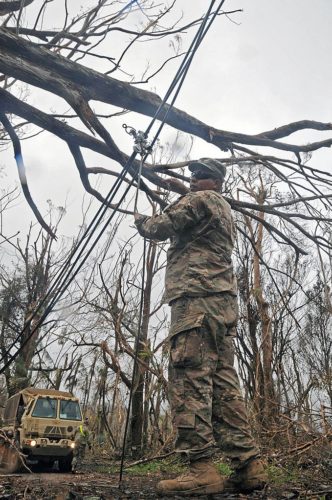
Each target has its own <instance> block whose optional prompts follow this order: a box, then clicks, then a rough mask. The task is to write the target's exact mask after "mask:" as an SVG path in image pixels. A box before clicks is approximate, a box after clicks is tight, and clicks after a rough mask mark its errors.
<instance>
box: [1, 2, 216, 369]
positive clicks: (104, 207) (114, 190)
mask: <svg viewBox="0 0 332 500" xmlns="http://www.w3.org/2000/svg"><path fill="white" fill-rule="evenodd" d="M224 1H225V0H223V1H222V2H221V4H220V5H219V7H218V9H217V10H216V11H215V13H214V14H213V18H212V20H211V21H213V19H214V18H215V17H216V15H217V13H218V10H219V9H220V7H221V5H222V4H223V3H224ZM214 3H215V0H213V1H212V2H211V5H210V8H209V9H208V12H207V14H206V16H205V17H204V20H203V21H202V23H201V26H200V28H199V30H198V32H197V33H196V35H195V38H194V40H193V42H192V44H191V46H190V49H189V51H188V52H187V54H186V57H185V58H184V61H183V62H182V63H181V65H180V68H179V70H178V71H177V74H176V77H175V78H174V79H173V81H172V83H171V85H170V87H169V89H168V91H167V93H166V95H165V97H164V99H163V101H162V102H161V103H160V105H159V107H158V109H157V111H156V113H155V115H154V117H153V119H152V121H151V123H150V125H149V126H148V128H147V129H146V132H145V135H147V134H148V132H149V130H151V127H152V125H153V124H154V122H155V121H156V120H157V118H158V115H159V113H160V111H161V110H162V108H163V106H164V105H165V103H166V101H167V99H168V97H169V96H170V94H171V93H172V91H173V90H174V88H175V85H176V83H177V82H178V81H179V80H180V78H181V82H180V88H181V86H182V84H183V81H184V78H185V76H186V74H187V71H188V69H189V65H190V64H191V61H192V59H193V56H194V54H195V52H196V50H197V48H198V46H199V44H200V43H201V41H202V38H203V37H204V36H205V34H206V32H207V31H208V29H209V27H210V26H211V24H212V22H210V23H209V26H208V28H207V29H206V30H205V32H204V31H203V30H204V27H205V25H206V22H207V20H208V18H209V16H210V13H211V10H212V8H213V5H214ZM180 88H179V89H177V92H176V95H175V97H173V100H172V102H171V104H170V105H169V108H168V110H167V112H166V114H165V116H164V117H163V119H162V123H161V126H160V127H159V130H158V131H157V134H156V136H155V138H154V141H153V144H154V143H155V141H156V140H157V137H158V135H159V134H160V131H161V129H162V126H163V125H164V122H165V119H166V117H167V115H168V113H169V111H170V109H171V106H172V105H173V104H174V101H175V99H176V97H177V95H178V93H179V90H180ZM135 156H136V152H133V153H132V155H131V156H130V158H129V159H128V161H127V163H126V165H125V166H124V168H123V170H122V172H121V174H120V176H119V177H118V179H117V181H116V182H115V183H114V185H113V186H112V188H111V190H110V192H109V194H108V195H107V197H106V202H105V203H104V204H103V205H101V207H100V208H99V209H98V211H97V213H96V215H95V216H94V218H93V219H92V221H91V222H90V224H89V226H88V228H87V229H86V231H85V233H84V234H83V236H82V237H81V239H80V240H79V243H78V245H77V246H76V247H75V248H74V250H73V251H72V253H71V254H70V256H69V258H68V259H67V261H66V263H65V265H64V266H63V268H62V270H61V272H60V273H59V275H58V277H57V278H56V279H55V282H54V283H53V285H52V286H51V288H50V290H49V292H48V294H46V296H45V297H44V299H43V300H42V301H41V303H40V304H39V306H38V308H37V310H36V311H35V312H34V315H33V316H32V317H31V318H30V319H29V322H28V323H27V324H25V326H24V328H23V330H22V332H21V333H20V334H19V335H18V336H17V338H16V339H15V341H14V342H13V343H12V345H11V346H10V347H9V348H8V349H7V351H6V353H4V354H3V357H2V359H1V361H3V360H4V359H6V356H7V355H8V354H9V353H10V350H11V349H12V348H13V347H14V346H15V344H16V343H17V342H18V340H19V339H20V338H21V337H22V336H23V334H24V332H25V331H26V329H27V328H28V327H29V326H30V325H31V322H32V320H33V318H34V317H35V316H36V315H37V312H38V311H39V310H40V308H41V307H42V305H43V304H44V303H45V302H46V300H47V299H48V298H49V296H50V295H51V294H52V293H53V291H54V289H55V288H56V287H57V286H58V284H59V282H60V280H61V279H62V278H63V276H64V274H65V272H66V269H67V268H68V266H69V265H70V263H71V259H72V258H73V256H74V254H75V252H77V251H78V248H79V246H80V244H81V243H82V242H83V241H84V240H85V239H86V241H85V245H84V246H83V249H82V250H81V251H80V253H79V255H78V256H77V258H76V260H75V262H74V263H72V265H71V268H70V269H69V270H68V272H67V275H66V277H65V278H64V280H63V282H62V283H61V284H60V286H59V287H58V290H57V293H55V295H54V297H53V299H52V301H51V302H50V303H49V305H48V306H47V307H46V309H45V311H44V313H43V314H42V316H41V317H40V319H39V321H38V323H37V325H36V326H35V327H34V329H33V331H32V332H30V334H29V336H28V337H27V338H26V339H25V341H24V342H23V343H22V344H21V345H20V347H19V348H18V350H17V351H16V352H15V353H14V354H13V355H11V357H10V359H9V360H7V362H6V363H5V365H4V366H3V367H2V368H1V369H0V374H1V373H3V372H4V371H5V369H6V368H8V367H9V366H10V364H11V363H12V362H13V361H14V360H15V359H16V357H17V356H18V354H19V353H20V352H21V351H22V349H23V348H24V346H25V345H26V343H27V342H28V341H29V340H30V338H31V337H32V335H33V334H34V333H35V331H36V330H37V329H38V328H40V327H41V325H42V323H43V321H44V319H45V318H46V316H47V315H48V314H49V313H50V312H51V310H52V309H53V306H54V304H55V303H56V302H57V301H58V300H59V298H60V297H61V296H62V294H63V293H64V291H65V289H66V288H67V287H68V285H69V284H70V283H71V282H72V281H73V279H74V278H75V277H76V275H77V273H78V271H79V270H80V269H81V267H82V266H83V264H84V263H85V261H86V259H87V257H88V256H89V255H90V253H91V251H92V250H93V248H94V247H95V245H96V244H97V242H98V241H99V239H100V237H101V235H102V234H103V232H104V231H105V229H106V227H107V226H108V225H109V223H110V221H111V219H112V218H113V215H114V214H115V213H116V211H113V212H112V214H111V216H110V217H109V218H108V220H107V223H106V224H105V225H104V226H103V228H102V231H100V233H99V234H98V236H97V238H96V240H95V241H94V243H93V245H92V247H90V248H89V251H88V254H86V255H85V257H84V259H83V262H81V263H80V265H79V267H78V269H76V270H75V273H74V275H73V276H72V277H71V279H70V280H69V282H68V281H67V282H66V279H68V277H69V275H70V273H71V272H72V271H73V269H74V267H75V265H76V264H77V262H78V260H79V258H80V257H81V256H82V254H83V252H84V250H85V248H86V247H87V244H88V243H89V242H90V239H91V238H92V236H93V234H94V232H95V231H96V228H97V227H98V226H99V224H100V223H101V221H102V219H103V217H104V215H105V213H106V211H107V209H108V208H109V204H110V203H111V201H112V199H113V198H114V196H115V194H116V193H117V191H118V190H119V188H120V185H121V183H122V181H123V179H124V177H125V174H126V173H127V172H128V171H129V169H130V167H131V165H132V163H133V161H134V159H135ZM146 157H147V155H146V156H145V158H144V160H145V159H146ZM144 160H143V162H144ZM141 167H142V162H141V164H140V168H141ZM134 179H135V178H134V176H133V178H132V180H131V182H130V184H129V186H128V187H127V189H126V190H125V192H124V194H123V196H122V197H121V199H120V201H119V202H118V205H120V204H121V203H122V201H123V200H124V198H125V196H126V194H127V193H128V191H129V189H130V187H131V186H132V184H133V182H134ZM93 226H94V227H93ZM89 231H91V233H90V235H89V236H87V235H88V233H89Z"/></svg>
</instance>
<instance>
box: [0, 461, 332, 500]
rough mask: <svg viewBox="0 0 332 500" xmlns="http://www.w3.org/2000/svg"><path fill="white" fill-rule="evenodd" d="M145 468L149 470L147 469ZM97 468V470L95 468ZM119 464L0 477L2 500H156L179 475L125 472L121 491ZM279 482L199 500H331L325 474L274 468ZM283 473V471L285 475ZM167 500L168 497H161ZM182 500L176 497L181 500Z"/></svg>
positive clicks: (330, 480) (330, 485)
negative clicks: (163, 484)
mask: <svg viewBox="0 0 332 500" xmlns="http://www.w3.org/2000/svg"><path fill="white" fill-rule="evenodd" d="M145 467H146V466H145ZM96 468H97V467H96ZM117 470H118V464H114V463H113V464H112V463H110V462H108V464H106V465H105V467H103V468H102V470H100V467H98V468H97V471H96V470H94V466H93V464H91V463H89V464H86V468H85V470H84V471H83V473H82V474H75V475H73V474H68V473H67V474H64V473H60V472H58V471H56V470H48V471H43V472H33V473H32V474H31V473H28V472H27V473H23V474H22V473H20V474H10V475H5V476H0V500H21V499H22V500H125V499H128V500H155V499H156V498H157V495H156V493H155V486H156V483H157V482H158V481H159V480H160V479H166V478H169V477H170V476H171V475H173V476H174V475H176V474H177V472H176V471H175V470H174V471H173V472H172V473H170V471H169V470H168V469H167V467H166V466H165V468H164V467H163V468H161V469H160V468H159V469H158V470H153V469H151V468H150V469H148V470H147V469H146V468H145V469H144V473H142V471H141V473H139V470H136V471H135V470H133V469H130V472H129V470H128V471H126V472H125V474H124V477H123V481H122V483H121V487H119V474H118V473H117V472H115V471H117ZM273 470H274V474H275V475H276V480H275V481H274V482H273V481H272V482H271V483H270V484H269V486H267V487H266V488H265V489H264V490H262V491H254V492H252V493H251V494H248V495H244V494H240V493H232V492H227V493H223V494H218V495H209V496H200V497H199V498H200V500H292V499H296V498H299V499H302V498H303V499H307V500H331V499H332V478H331V477H330V475H329V474H328V475H327V473H326V470H325V471H321V470H320V469H319V470H316V469H314V468H311V470H310V469H305V470H303V471H302V472H301V474H300V475H298V476H294V475H293V476H290V475H289V474H288V475H285V476H283V477H282V480H280V479H281V476H280V468H279V467H277V468H276V467H274V469H273ZM282 472H283V473H284V471H282ZM159 498H160V500H168V499H169V497H159ZM183 498H188V497H183V496H179V495H177V496H174V497H173V500H181V499H183Z"/></svg>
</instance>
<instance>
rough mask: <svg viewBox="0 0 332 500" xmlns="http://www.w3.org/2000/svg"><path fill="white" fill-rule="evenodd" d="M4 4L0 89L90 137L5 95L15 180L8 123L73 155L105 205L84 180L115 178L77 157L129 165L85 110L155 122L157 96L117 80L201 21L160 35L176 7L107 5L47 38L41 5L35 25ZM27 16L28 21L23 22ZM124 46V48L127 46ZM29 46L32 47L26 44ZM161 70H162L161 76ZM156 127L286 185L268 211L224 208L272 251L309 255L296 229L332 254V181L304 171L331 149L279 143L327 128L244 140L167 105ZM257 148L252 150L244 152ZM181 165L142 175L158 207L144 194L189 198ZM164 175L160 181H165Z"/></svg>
mask: <svg viewBox="0 0 332 500" xmlns="http://www.w3.org/2000/svg"><path fill="white" fill-rule="evenodd" d="M2 3H3V4H4V6H3V10H2V12H3V13H5V15H7V17H5V18H4V21H3V24H2V27H1V29H0V43H1V46H2V47H3V49H2V51H1V54H0V71H2V73H3V81H4V82H8V81H10V82H13V81H18V82H21V83H22V82H24V83H25V84H27V85H31V86H34V87H37V88H41V89H44V90H47V91H48V92H51V93H52V94H53V95H54V96H58V97H60V98H62V99H63V100H64V101H65V102H66V103H67V104H68V105H69V106H70V108H71V110H72V113H73V114H72V116H78V117H79V119H80V122H81V125H82V126H84V127H86V128H87V129H88V133H87V132H84V131H83V130H82V129H81V127H77V128H75V127H73V126H70V125H68V124H67V123H66V122H64V121H63V120H61V119H59V116H58V115H57V116H52V114H51V113H45V112H43V111H41V110H39V109H37V108H36V107H34V106H32V105H31V104H28V103H27V102H23V101H22V100H21V99H19V98H17V97H15V95H14V93H9V91H8V89H7V90H6V89H1V90H0V96H1V109H0V111H1V120H2V123H3V126H4V129H5V130H6V131H7V133H8V134H9V136H10V137H11V140H12V142H13V144H14V147H15V151H16V158H18V159H19V162H18V165H19V168H20V171H21V173H22V172H24V162H23V160H22V155H20V150H19V142H18V141H17V137H16V136H15V133H14V132H15V131H13V127H11V125H10V124H9V123H8V120H7V118H6V116H7V115H10V116H12V117H15V116H17V117H20V118H21V119H24V120H26V121H27V122H28V123H31V124H34V125H36V126H37V127H39V128H40V129H42V130H47V131H49V132H50V133H52V134H55V135H56V136H57V137H59V138H61V139H62V140H63V141H65V142H66V143H67V145H68V147H69V149H70V152H71V154H72V157H73V162H74V163H75V165H76V167H77V169H78V170H79V174H80V178H81V181H82V183H83V185H84V188H85V189H86V190H87V191H88V192H89V193H91V194H92V195H93V196H95V197H96V198H97V199H98V200H100V201H103V196H102V195H101V193H100V192H99V191H98V190H96V189H94V188H93V187H92V185H91V183H90V180H89V178H90V176H91V175H94V174H96V173H99V174H102V175H111V176H115V177H118V176H119V174H120V172H121V169H120V170H119V169H115V170H106V169H103V168H98V167H96V168H89V166H87V165H86V161H85V159H84V156H83V154H82V149H83V148H84V149H88V150H91V151H95V152H98V153H99V154H101V155H103V156H105V157H107V158H110V159H112V160H113V161H114V162H115V163H116V164H118V165H120V166H122V167H123V166H124V165H125V164H126V162H127V160H128V157H127V155H126V154H125V153H124V152H123V151H121V150H120V149H119V147H118V145H117V144H116V142H115V141H114V139H113V138H112V132H111V129H112V125H111V124H112V122H111V121H109V122H107V126H105V124H104V123H103V121H104V119H106V120H111V118H110V116H109V115H108V116H109V118H105V117H101V116H98V113H96V112H94V111H93V109H92V108H91V105H90V102H91V101H98V102H101V103H104V104H106V105H112V106H115V107H116V108H118V109H119V111H118V112H122V111H123V110H124V109H125V110H128V111H134V112H136V113H139V114H142V115H145V116H154V114H155V113H156V111H157V109H158V107H159V105H160V103H161V99H160V98H159V97H158V96H157V95H156V94H154V93H152V92H149V91H146V90H143V89H141V88H139V87H138V86H137V83H138V82H137V81H130V79H131V78H132V77H131V76H130V77H129V78H128V77H127V79H128V80H129V81H123V80H119V79H118V78H116V77H117V75H119V73H120V72H121V71H122V72H123V71H127V69H126V70H125V69H124V67H125V60H126V55H127V54H128V51H130V50H132V48H133V46H134V45H135V43H136V42H137V41H144V40H154V39H156V38H157V39H158V38H160V37H174V36H177V37H178V36H179V34H181V37H182V39H184V38H185V31H186V30H188V31H190V28H192V27H194V26H196V25H197V24H198V23H199V22H200V21H201V20H200V19H193V20H192V21H191V22H190V23H189V24H187V25H186V26H181V23H180V22H179V23H177V24H176V25H174V23H173V24H170V25H169V26H167V28H163V27H162V25H164V23H166V21H167V19H168V15H169V13H170V12H171V10H172V7H173V6H174V4H175V2H170V3H169V4H166V6H165V7H164V8H163V9H161V10H160V9H159V6H158V5H157V4H156V3H155V2H153V1H144V2H140V6H139V7H138V6H137V5H136V3H135V2H128V3H123V7H122V8H119V6H118V8H117V10H114V4H113V3H112V4H109V3H108V2H106V1H98V2H96V5H95V6H94V7H92V8H90V9H88V10H87V11H84V12H83V13H80V14H79V15H77V16H76V17H73V18H72V19H71V18H70V15H69V12H68V11H67V12H66V14H65V16H64V22H63V25H62V26H61V28H59V29H58V30H45V29H43V28H42V27H41V18H42V17H43V18H44V19H45V18H47V9H48V8H49V5H48V3H47V2H44V3H43V5H42V7H41V9H40V11H39V12H38V14H37V15H35V17H33V15H32V10H31V8H32V6H33V3H34V2H27V3H24V4H21V6H20V9H19V10H18V11H17V10H14V9H16V8H17V2H12V7H13V12H11V13H8V8H9V7H10V3H8V2H2ZM138 8H140V9H141V12H143V13H144V16H145V17H144V18H145V22H144V24H143V25H142V27H141V28H140V29H139V30H137V29H132V28H128V25H129V26H130V23H131V22H132V16H134V15H135V13H136V11H137V9H138ZM30 11H31V18H30V17H29V12H30ZM23 12H24V13H25V14H26V19H28V20H29V21H28V24H29V25H30V26H29V27H26V26H22V14H23ZM220 14H228V15H229V14H230V12H220ZM142 15H143V14H142ZM211 15H212V13H211ZM115 32H116V33H117V35H119V37H120V38H119V44H118V45H117V46H121V42H122V43H123V45H122V47H123V49H122V52H121V54H120V56H115V59H112V57H111V56H110V55H109V54H107V55H106V54H105V43H106V41H107V40H108V39H109V38H111V37H114V36H115ZM123 34H125V40H124V39H123V38H121V37H122V35H123ZM128 37H129V38H130V42H129V43H128ZM28 38H29V39H33V40H34V41H33V42H32V41H30V40H29V39H28ZM111 39H112V38H111ZM97 48H98V49H97ZM96 50H97V52H96ZM184 52H185V50H184ZM17 54H20V57H19V58H17V57H16V56H17ZM179 55H180V53H178V52H177V53H176V54H175V56H179ZM96 58H103V59H104V60H105V61H106V62H107V64H108V65H109V68H110V69H109V70H106V72H105V73H103V74H102V73H99V72H97V71H96V70H93V69H91V67H88V65H90V64H91V62H90V61H93V60H96ZM82 60H84V62H85V66H83V65H82V64H81V62H82ZM78 61H80V62H78ZM164 65H165V61H164V62H163V64H162V65H161V68H160V69H162V68H163V67H164ZM153 73H155V71H154V72H153ZM110 75H112V76H110ZM122 75H123V73H122ZM151 76H152V75H151ZM146 80H149V78H145V80H144V81H146ZM13 85H14V83H13ZM61 116H63V114H62V115H61ZM69 116H71V115H69ZM158 119H159V120H162V119H163V120H165V122H166V123H167V124H168V125H170V126H171V127H173V128H175V129H176V130H181V131H183V132H185V133H188V134H191V135H193V136H196V137H199V138H201V139H203V140H204V141H206V142H208V143H210V144H213V145H215V146H217V147H218V148H219V149H221V151H228V152H229V153H230V156H228V157H227V156H226V157H225V159H224V162H225V165H226V166H228V167H232V166H233V165H235V164H236V165H238V167H237V168H239V169H240V170H241V168H242V167H243V165H247V166H248V165H249V166H250V165H255V164H259V165H262V166H263V167H264V168H265V169H267V170H268V171H270V172H273V173H274V174H275V175H276V176H277V177H278V178H279V179H280V180H281V181H282V182H284V183H285V186H287V189H288V192H289V193H290V194H291V198H290V199H287V198H286V199H284V200H283V201H282V202H281V203H277V204H274V205H273V206H268V205H265V206H264V207H262V206H260V205H259V204H258V203H257V202H251V203H248V201H246V199H242V200H240V199H234V197H233V196H232V195H231V196H230V197H229V201H230V203H231V205H232V207H233V209H234V210H237V211H239V212H240V213H242V214H244V215H249V216H250V217H251V218H253V219H254V220H259V221H261V224H262V225H263V227H265V229H267V230H268V231H270V232H271V234H272V235H273V237H274V238H275V239H276V240H277V241H280V242H281V243H283V244H287V245H290V246H291V247H292V248H293V249H294V250H295V252H297V253H299V254H305V253H306V249H305V248H303V247H299V246H298V245H297V244H296V243H295V242H294V241H293V240H292V238H291V237H290V236H289V233H291V231H292V230H293V229H294V228H295V229H298V230H299V231H300V232H302V234H303V235H304V236H305V237H306V239H307V240H308V241H314V242H316V243H317V244H318V245H319V246H320V247H321V248H322V249H323V250H326V249H328V248H329V247H330V241H328V240H327V239H326V237H325V228H326V225H327V224H328V223H329V217H328V215H327V213H326V210H327V209H328V208H329V207H330V195H329V194H328V189H329V187H330V185H331V179H330V174H328V173H325V172H322V171H319V170H318V169H315V168H312V167H310V166H308V165H307V164H306V161H307V159H308V154H311V153H313V152H314V151H316V150H318V149H321V148H325V147H330V146H331V144H332V139H331V138H328V139H325V138H324V139H322V140H320V141H317V142H313V143H309V144H305V145H300V144H296V143H294V142H283V141H282V140H283V139H285V138H286V137H290V136H292V134H294V133H295V132H298V131H302V130H316V131H329V130H331V124H330V123H320V122H315V121H310V120H302V121H298V122H295V123H290V124H286V125H284V126H281V127H278V128H275V129H273V130H270V131H263V132H260V133H258V134H256V135H247V134H243V133H238V132H230V131H225V130H218V129H216V128H215V127H212V126H210V125H207V124H205V123H203V122H201V121H199V120H198V119H196V118H194V117H193V116H190V115H189V114H187V113H185V112H184V111H181V110H179V109H177V108H170V107H169V106H168V105H166V106H165V107H164V108H163V111H162V113H161V114H160V115H159V117H158ZM253 147H254V148H256V150H253V149H249V148H253ZM266 148H269V149H270V151H271V150H272V151H274V152H275V156H274V155H273V154H264V149H266ZM278 155H282V156H278ZM184 164H185V162H184ZM184 164H173V165H153V164H150V165H149V164H146V165H145V166H144V167H143V172H142V174H143V179H144V180H145V181H148V184H147V183H146V182H142V184H141V188H142V189H143V190H145V192H146V193H147V195H148V196H149V197H150V198H151V199H153V200H154V201H156V202H158V203H159V204H160V205H161V206H163V205H164V200H163V198H162V197H160V196H159V195H158V193H156V192H155V191H153V190H152V189H151V188H150V187H149V185H151V184H152V186H157V188H158V189H160V188H164V189H167V190H169V189H170V190H171V191H174V192H176V193H180V194H182V193H185V192H186V191H187V186H186V182H188V178H187V177H186V176H183V175H178V174H177V172H176V169H177V168H179V167H181V166H183V165H184ZM137 168H138V164H137V162H133V164H132V165H131V167H130V173H131V174H132V175H133V176H134V177H135V176H136V172H137ZM234 168H235V167H234ZM161 172H163V173H164V174H165V175H164V176H161V175H160V173H161ZM295 174H296V176H295ZM21 180H22V183H23V185H24V187H25V192H26V193H25V194H26V197H27V199H28V201H29V203H30V205H31V206H32V207H33V209H34V212H35V214H36V216H37V217H38V219H39V221H40V222H41V223H42V217H41V215H40V214H39V212H38V209H37V207H36V206H35V205H34V204H33V201H32V199H31V197H29V194H28V192H27V186H26V178H25V175H24V173H23V174H22V175H21ZM286 207H291V208H292V209H293V210H292V211H291V210H288V211H287V210H285V208H286ZM117 208H119V207H117ZM283 209H284V210H283ZM248 210H249V212H248ZM262 213H270V214H274V215H276V217H277V218H278V219H279V220H280V221H281V223H282V224H281V225H282V226H283V228H286V229H287V228H288V229H287V230H286V231H284V230H283V228H282V229H280V228H279V227H278V226H279V224H275V222H274V221H273V222H269V223H267V222H266V221H264V220H263V219H262ZM303 220H307V221H315V224H316V227H315V229H313V228H312V227H308V228H304V227H303V225H302V223H301V222H302V221H303ZM44 227H45V226H44ZM46 229H47V228H46ZM287 233H288V234H287Z"/></svg>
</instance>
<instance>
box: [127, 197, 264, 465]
mask: <svg viewBox="0 0 332 500" xmlns="http://www.w3.org/2000/svg"><path fill="white" fill-rule="evenodd" d="M135 222H136V225H137V229H138V231H139V232H140V234H141V235H142V236H145V237H147V238H150V239H156V240H166V239H167V238H171V245H170V247H169V250H168V254H167V268H166V284H165V285H166V286H165V288H166V291H165V300H166V301H167V302H168V303H169V304H170V305H171V328H170V335H169V339H170V344H171V346H170V364H169V396H170V403H171V409H172V415H173V423H174V426H175V428H176V430H177V437H176V450H177V451H178V452H184V453H186V454H187V455H188V457H189V459H190V461H192V462H193V461H196V460H200V459H204V458H208V457H210V456H211V455H212V454H213V453H214V451H215V447H216V445H217V446H218V447H219V448H221V449H222V450H223V452H224V454H225V455H226V456H228V457H230V458H231V459H233V460H234V462H235V463H236V462H238V463H241V462H242V463H243V462H245V461H246V460H248V459H249V458H251V457H254V456H257V455H258V454H259V451H258V449H257V447H256V445H255V443H254V441H253V439H252V437H251V435H250V430H249V425H248V421H247V415H246V409H245V404H244V400H243V397H242V395H241V391H240V387H239V380H238V376H237V373H236V371H235V369H234V347H233V336H234V335H235V327H236V322H237V297H236V294H237V288H236V279H235V276H234V272H233V265H232V260H231V254H232V250H233V243H234V237H235V230H234V223H233V220H232V215H231V209H230V206H229V205H228V203H227V202H226V201H225V199H224V198H223V197H222V195H221V194H220V193H218V192H216V191H212V190H211V191H210V190H206V191H197V192H190V193H188V194H187V195H185V196H182V197H180V198H179V199H178V200H177V201H176V202H175V203H173V204H172V205H170V206H168V207H167V208H166V209H165V211H164V212H163V213H162V214H161V215H156V216H153V217H144V216H140V217H137V218H136V221H135Z"/></svg>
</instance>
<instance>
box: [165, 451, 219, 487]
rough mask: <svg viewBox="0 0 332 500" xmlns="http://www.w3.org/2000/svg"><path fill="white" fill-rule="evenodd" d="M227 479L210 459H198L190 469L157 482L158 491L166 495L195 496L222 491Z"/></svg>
mask: <svg viewBox="0 0 332 500" xmlns="http://www.w3.org/2000/svg"><path fill="white" fill-rule="evenodd" d="M225 481H226V479H225V478H224V477H222V476H221V475H220V474H219V473H218V472H217V471H216V469H215V467H214V465H213V463H212V461H211V460H210V459H204V460H197V461H196V462H192V463H191V464H190V470H189V471H188V472H186V473H184V474H182V475H181V476H179V477H177V478H175V479H167V480H165V481H160V482H159V483H158V484H157V493H159V495H164V496H174V495H182V496H195V495H209V494H212V493H221V492H222V491H223V489H224V485H225Z"/></svg>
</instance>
